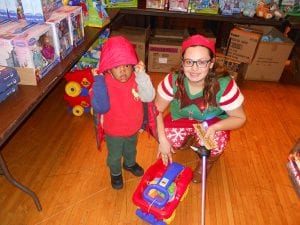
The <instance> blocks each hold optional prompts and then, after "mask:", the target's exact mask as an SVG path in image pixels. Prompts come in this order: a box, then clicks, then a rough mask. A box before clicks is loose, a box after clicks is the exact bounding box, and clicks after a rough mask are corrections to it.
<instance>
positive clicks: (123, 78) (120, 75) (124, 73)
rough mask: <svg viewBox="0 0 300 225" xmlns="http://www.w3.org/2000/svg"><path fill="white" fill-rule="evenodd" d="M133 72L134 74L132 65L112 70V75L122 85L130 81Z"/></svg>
mask: <svg viewBox="0 0 300 225" xmlns="http://www.w3.org/2000/svg"><path fill="white" fill-rule="evenodd" d="M132 72H133V66H132V65H122V66H117V67H114V68H112V69H111V70H110V73H111V74H112V75H113V77H114V78H115V79H116V80H118V81H120V82H122V83H125V82H127V81H128V80H129V78H130V77H131V74H132Z"/></svg>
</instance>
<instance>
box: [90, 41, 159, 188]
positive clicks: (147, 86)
mask: <svg viewBox="0 0 300 225" xmlns="http://www.w3.org/2000/svg"><path fill="white" fill-rule="evenodd" d="M144 67H145V65H144V63H143V62H141V61H140V62H138V60H137V57H136V52H135V50H134V48H133V46H132V44H131V43H130V42H129V41H128V40H127V39H125V38H124V37H121V36H116V37H111V38H109V39H108V40H107V41H106V42H105V43H104V45H103V48H102V51H101V56H100V62H99V66H98V69H97V70H96V73H95V77H94V83H93V86H92V91H91V104H92V107H93V110H94V112H95V113H100V114H101V115H102V117H101V127H100V129H103V131H104V135H105V140H106V145H107V149H108V156H107V165H108V167H109V169H110V175H111V185H112V187H113V188H114V189H121V188H122V187H123V177H122V166H121V164H122V163H121V161H122V159H123V168H124V169H125V170H127V171H129V172H131V173H132V174H134V175H135V176H142V175H143V174H144V170H143V168H142V167H141V166H140V165H139V164H138V163H137V162H136V154H137V151H136V145H137V134H138V131H139V130H140V129H141V127H142V125H143V119H144V108H143V102H151V101H153V99H154V97H155V89H154V88H153V85H152V82H151V80H150V77H149V76H148V75H147V74H146V73H145V69H144Z"/></svg>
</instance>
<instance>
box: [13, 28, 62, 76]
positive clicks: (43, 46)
mask: <svg viewBox="0 0 300 225" xmlns="http://www.w3.org/2000/svg"><path fill="white" fill-rule="evenodd" d="M13 46H14V51H15V53H16V58H17V60H18V64H19V67H21V68H32V69H33V70H34V72H35V76H36V79H37V80H39V79H41V78H43V77H44V76H45V75H46V74H47V73H48V72H49V71H50V70H51V69H52V68H53V67H54V66H55V65H56V64H58V62H59V55H58V54H57V53H56V52H55V48H54V41H53V32H52V29H51V27H50V26H49V25H48V24H36V25H34V26H33V27H31V28H30V29H28V30H26V31H25V32H23V33H22V34H21V35H18V36H17V37H15V38H14V39H13Z"/></svg>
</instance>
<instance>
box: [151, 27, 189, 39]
mask: <svg viewBox="0 0 300 225" xmlns="http://www.w3.org/2000/svg"><path fill="white" fill-rule="evenodd" d="M188 36H189V32H188V30H187V29H184V30H171V29H160V28H156V29H153V32H152V37H154V38H168V39H175V40H181V41H183V40H185V39H186V38H187V37H188Z"/></svg>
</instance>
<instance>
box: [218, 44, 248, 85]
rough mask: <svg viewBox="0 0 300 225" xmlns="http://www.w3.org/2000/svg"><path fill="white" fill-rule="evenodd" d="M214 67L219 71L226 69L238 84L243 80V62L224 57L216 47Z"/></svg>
mask: <svg viewBox="0 0 300 225" xmlns="http://www.w3.org/2000/svg"><path fill="white" fill-rule="evenodd" d="M215 66H216V69H217V70H219V71H220V72H221V71H224V70H225V71H227V72H228V73H229V75H230V76H231V77H232V78H233V79H234V80H235V82H236V83H237V85H238V86H241V85H242V84H243V82H244V73H243V70H244V63H240V62H236V61H231V60H228V59H226V57H225V55H224V53H223V52H222V51H220V50H218V49H217V52H216V62H215Z"/></svg>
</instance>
